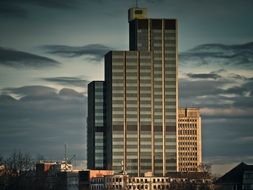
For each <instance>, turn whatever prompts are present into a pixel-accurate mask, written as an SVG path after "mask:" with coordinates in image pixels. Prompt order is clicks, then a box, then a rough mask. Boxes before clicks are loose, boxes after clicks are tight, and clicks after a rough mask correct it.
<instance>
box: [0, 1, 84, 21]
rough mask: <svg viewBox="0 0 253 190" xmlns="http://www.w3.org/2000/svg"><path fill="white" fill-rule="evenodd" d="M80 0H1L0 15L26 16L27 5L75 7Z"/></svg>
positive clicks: (78, 4) (56, 7)
mask: <svg viewBox="0 0 253 190" xmlns="http://www.w3.org/2000/svg"><path fill="white" fill-rule="evenodd" d="M81 4H82V1H81V0H72V1H69V0H11V1H9V0H1V1H0V16H5V17H6V16H8V17H26V16H27V15H28V14H29V8H27V7H28V6H30V5H32V6H38V7H46V8H52V9H77V8H79V6H80V5H81Z"/></svg>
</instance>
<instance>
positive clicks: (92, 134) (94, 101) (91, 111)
mask: <svg viewBox="0 0 253 190" xmlns="http://www.w3.org/2000/svg"><path fill="white" fill-rule="evenodd" d="M105 100H106V99H105V82H104V81H93V82H91V83H89V85H88V150H87V152H88V163H87V166H88V168H89V169H105V168H106V119H105V118H106V115H105V107H106V106H105V105H106V101H105Z"/></svg>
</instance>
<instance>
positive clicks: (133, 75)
mask: <svg viewBox="0 0 253 190" xmlns="http://www.w3.org/2000/svg"><path fill="white" fill-rule="evenodd" d="M136 12H137V15H136V14H135V13H136ZM142 13H145V14H144V15H141V14H142ZM129 14H130V15H129V29H130V36H129V40H130V51H112V52H110V53H108V54H107V55H106V57H105V80H106V86H107V98H108V99H107V103H108V104H107V119H108V123H107V124H108V125H107V127H108V131H110V132H111V134H109V136H108V138H107V139H111V142H110V141H109V142H108V143H109V144H108V148H109V147H111V148H109V150H108V156H109V157H108V164H109V168H110V169H113V170H115V171H121V170H122V164H123V169H124V170H126V171H127V172H128V174H129V175H135V176H143V175H144V173H145V172H149V171H151V172H152V173H153V174H154V175H156V176H165V174H166V173H167V172H171V171H176V170H177V142H176V141H177V138H176V133H177V106H178V101H177V100H178V80H177V52H178V51H177V48H178V47H177V43H178V42H177V21H176V20H175V19H148V18H146V12H145V9H136V8H134V9H130V10H129ZM131 14H132V15H131Z"/></svg>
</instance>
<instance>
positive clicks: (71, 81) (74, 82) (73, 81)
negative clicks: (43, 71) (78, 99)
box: [43, 77, 89, 87]
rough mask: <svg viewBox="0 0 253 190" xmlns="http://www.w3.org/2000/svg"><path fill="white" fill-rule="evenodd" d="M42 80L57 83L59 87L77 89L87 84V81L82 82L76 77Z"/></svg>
mask: <svg viewBox="0 0 253 190" xmlns="http://www.w3.org/2000/svg"><path fill="white" fill-rule="evenodd" d="M43 80H45V81H48V82H53V83H58V84H61V85H67V86H78V87H85V86H86V85H87V84H88V83H89V81H88V80H83V79H81V78H78V77H51V78H43Z"/></svg>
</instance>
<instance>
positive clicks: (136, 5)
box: [135, 0, 138, 8]
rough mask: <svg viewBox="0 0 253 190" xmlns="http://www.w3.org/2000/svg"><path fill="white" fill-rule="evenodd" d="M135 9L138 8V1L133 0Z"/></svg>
mask: <svg viewBox="0 0 253 190" xmlns="http://www.w3.org/2000/svg"><path fill="white" fill-rule="evenodd" d="M135 7H136V8H138V0H135Z"/></svg>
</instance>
